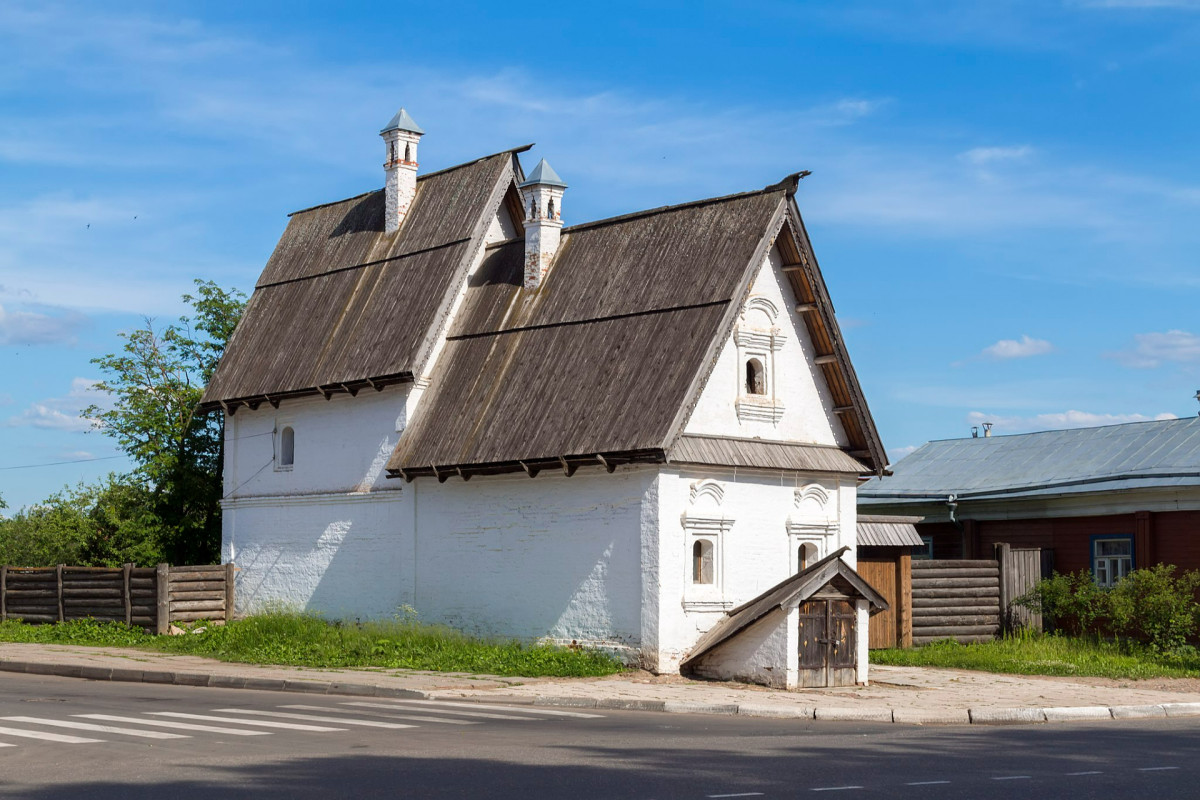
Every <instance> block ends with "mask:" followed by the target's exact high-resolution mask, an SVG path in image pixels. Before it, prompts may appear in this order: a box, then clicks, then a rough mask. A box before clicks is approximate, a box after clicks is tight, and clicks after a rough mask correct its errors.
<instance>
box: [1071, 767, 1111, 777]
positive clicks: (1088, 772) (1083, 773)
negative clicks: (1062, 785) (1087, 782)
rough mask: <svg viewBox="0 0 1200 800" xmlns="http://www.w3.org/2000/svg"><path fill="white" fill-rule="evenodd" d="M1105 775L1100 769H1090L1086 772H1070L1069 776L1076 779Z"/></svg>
mask: <svg viewBox="0 0 1200 800" xmlns="http://www.w3.org/2000/svg"><path fill="white" fill-rule="evenodd" d="M1103 774H1104V773H1103V772H1101V771H1100V770H1098V769H1089V770H1085V771H1084V772H1068V773H1067V775H1068V776H1070V777H1072V778H1074V777H1075V776H1077V775H1103Z"/></svg>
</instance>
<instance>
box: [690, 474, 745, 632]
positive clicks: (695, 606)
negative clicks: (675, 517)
mask: <svg viewBox="0 0 1200 800" xmlns="http://www.w3.org/2000/svg"><path fill="white" fill-rule="evenodd" d="M689 499H690V502H689V504H688V508H687V510H685V511H684V512H683V514H681V515H680V518H679V519H680V523H681V524H682V525H683V531H684V536H683V553H684V558H683V565H684V573H683V580H684V583H683V586H684V589H683V608H684V610H685V611H728V610H729V609H730V608H733V603H732V602H730V601H728V600H726V599H725V546H724V545H725V539H726V538H727V537H728V535H729V531H730V530H731V529H732V528H733V519H732V518H731V517H728V516H726V515H725V514H724V513H723V512H722V511H721V509H720V506H721V504H722V502H723V501H724V499H725V489H724V488H723V487H722V486H721V484H719V483H718V482H716V481H714V480H708V479H706V480H702V481H697V482H695V483H693V484H692V486H691V496H690V498H689ZM705 500H709V501H712V502H711V503H705V502H704V501H705ZM700 504H704V506H705V507H704V508H697V506H698V505H700ZM713 505H715V506H716V509H713V508H712V506H713ZM698 541H705V542H708V543H710V544H711V545H712V553H713V580H712V583H693V582H692V552H693V548H694V547H695V546H696V542H698Z"/></svg>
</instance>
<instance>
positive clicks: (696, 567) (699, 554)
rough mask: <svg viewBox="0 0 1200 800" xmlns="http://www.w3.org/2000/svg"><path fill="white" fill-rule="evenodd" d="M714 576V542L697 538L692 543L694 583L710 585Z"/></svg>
mask: <svg viewBox="0 0 1200 800" xmlns="http://www.w3.org/2000/svg"><path fill="white" fill-rule="evenodd" d="M713 582H714V577H713V543H712V542H711V541H709V540H708V539H697V540H696V541H695V543H693V544H692V583H695V584H703V585H710V584H712V583H713Z"/></svg>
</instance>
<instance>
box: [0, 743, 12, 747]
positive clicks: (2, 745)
mask: <svg viewBox="0 0 1200 800" xmlns="http://www.w3.org/2000/svg"><path fill="white" fill-rule="evenodd" d="M0 747H16V745H15V744H9V743H8V742H0Z"/></svg>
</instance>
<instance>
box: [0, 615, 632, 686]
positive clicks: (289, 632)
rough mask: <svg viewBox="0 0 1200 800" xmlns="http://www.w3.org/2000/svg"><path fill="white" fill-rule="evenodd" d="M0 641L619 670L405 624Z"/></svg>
mask: <svg viewBox="0 0 1200 800" xmlns="http://www.w3.org/2000/svg"><path fill="white" fill-rule="evenodd" d="M0 641H8V642H44V643H62V644H68V643H69V644H87V645H98V646H122V647H125V646H131V647H139V648H143V649H153V650H160V651H165V652H170V653H180V654H188V655H197V656H206V657H209V658H217V659H220V660H222V661H238V662H243V663H251V664H282V665H288V666H303V667H318V668H343V667H375V668H387V669H417V670H432V671H439V672H472V673H482V674H489V675H509V676H516V675H520V676H526V677H538V676H591V675H610V674H613V673H616V672H620V671H622V670H623V669H624V667H623V666H622V665H621V663H620V662H619V661H618V660H617V659H615V658H614V657H612V656H610V655H608V654H606V653H602V652H600V651H597V650H590V649H586V648H579V647H558V646H555V645H549V644H524V643H521V642H517V641H511V640H509V641H501V640H496V641H490V640H483V639H477V638H474V637H470V636H467V635H465V634H462V633H459V632H458V631H454V630H451V629H449V628H445V627H441V626H435V625H422V624H420V623H417V622H415V621H413V620H412V619H411V618H399V619H396V620H392V621H385V622H368V623H362V624H343V623H338V622H329V621H326V620H323V619H321V618H320V617H317V616H313V615H311V614H294V613H287V612H274V613H268V614H262V615H259V616H253V617H247V618H246V619H242V620H236V621H234V622H231V623H229V624H227V625H205V624H203V623H201V624H197V625H193V626H192V627H191V628H190V632H189V633H187V634H185V635H181V636H158V637H155V636H150V635H147V634H144V633H142V632H141V631H140V630H136V629H130V628H127V627H125V626H124V625H120V624H116V623H97V622H92V621H90V620H89V621H84V622H69V623H62V624H59V625H23V624H21V623H18V622H12V621H10V622H7V623H4V624H2V625H0Z"/></svg>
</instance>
